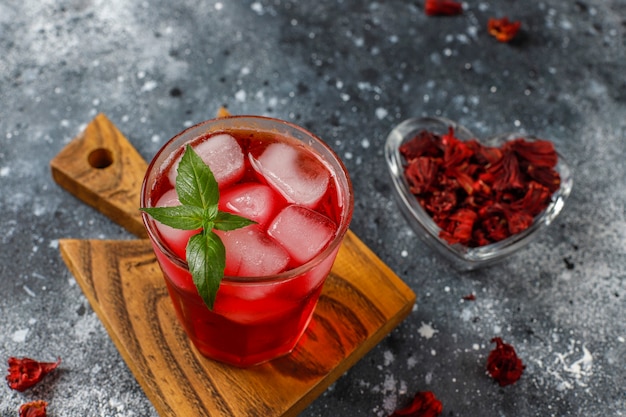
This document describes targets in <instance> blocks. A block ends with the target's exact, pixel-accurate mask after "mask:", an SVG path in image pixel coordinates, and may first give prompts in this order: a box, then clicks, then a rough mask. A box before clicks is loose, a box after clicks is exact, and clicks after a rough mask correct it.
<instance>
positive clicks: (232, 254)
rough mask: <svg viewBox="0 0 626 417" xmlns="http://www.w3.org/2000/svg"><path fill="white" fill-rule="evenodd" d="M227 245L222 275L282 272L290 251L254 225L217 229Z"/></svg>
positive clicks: (256, 275) (287, 261) (259, 274)
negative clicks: (224, 229) (227, 229)
mask: <svg viewBox="0 0 626 417" xmlns="http://www.w3.org/2000/svg"><path fill="white" fill-rule="evenodd" d="M217 234H218V235H219V236H220V238H221V239H222V242H223V243H224V247H225V248H226V269H225V270H224V274H225V275H230V276H241V277H259V276H265V275H273V274H277V273H279V272H282V271H283V270H284V269H285V267H286V266H287V264H289V261H290V258H289V254H288V253H287V251H285V249H283V248H282V247H281V246H280V245H279V244H278V243H277V242H276V241H274V240H273V239H272V238H270V237H269V236H267V235H266V234H265V233H264V232H263V231H262V230H261V229H260V228H259V226H257V225H251V226H247V227H243V228H241V229H235V230H231V231H228V232H223V231H218V232H217Z"/></svg>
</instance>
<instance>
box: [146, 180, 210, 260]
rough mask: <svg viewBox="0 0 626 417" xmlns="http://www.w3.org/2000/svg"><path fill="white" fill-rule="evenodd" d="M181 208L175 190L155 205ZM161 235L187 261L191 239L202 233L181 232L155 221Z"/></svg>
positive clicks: (166, 193)
mask: <svg viewBox="0 0 626 417" xmlns="http://www.w3.org/2000/svg"><path fill="white" fill-rule="evenodd" d="M174 206H180V200H179V199H178V194H176V191H175V190H174V189H171V190H169V191H166V192H165V193H164V194H163V195H162V196H161V198H159V200H158V201H157V203H156V204H155V207H174ZM154 224H155V225H156V228H157V230H158V231H159V234H160V235H161V237H162V238H163V240H164V241H165V244H166V245H167V246H168V247H169V248H170V249H172V251H173V252H174V253H175V254H176V255H178V256H179V257H180V258H181V259H186V250H187V242H188V241H189V238H190V237H191V236H193V235H195V234H196V233H198V232H199V231H200V229H198V230H180V229H174V228H173V227H170V226H167V225H165V224H163V223H160V222H158V221H155V223H154Z"/></svg>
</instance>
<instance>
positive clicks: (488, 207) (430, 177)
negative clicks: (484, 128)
mask: <svg viewBox="0 0 626 417" xmlns="http://www.w3.org/2000/svg"><path fill="white" fill-rule="evenodd" d="M399 151H400V154H401V155H402V156H403V157H404V160H405V162H406V163H405V166H404V177H405V179H406V181H407V183H408V186H409V190H410V191H411V193H412V194H413V195H415V197H416V199H417V201H418V202H419V203H420V205H421V206H422V207H423V208H424V210H426V212H427V213H428V215H429V216H430V217H431V218H432V219H433V221H434V222H435V223H436V224H437V226H439V228H440V229H441V231H440V233H439V236H440V237H441V238H442V239H444V240H446V241H447V242H448V243H449V244H461V245H465V246H468V247H477V246H483V245H488V244H490V243H494V242H497V241H500V240H503V239H506V238H507V237H509V236H511V235H514V234H516V233H519V232H522V231H524V230H526V229H527V228H528V227H530V226H531V225H532V223H533V221H534V218H535V216H537V215H538V214H540V213H541V212H542V211H543V210H544V209H546V208H547V207H548V205H549V204H550V201H551V199H552V194H553V193H554V192H555V191H557V190H558V189H559V187H560V185H561V178H560V175H559V173H558V172H557V171H556V169H555V167H556V164H557V162H558V155H557V153H556V151H555V149H554V146H553V145H552V143H551V142H549V141H546V140H532V141H531V140H526V139H524V138H517V139H514V140H512V141H509V142H507V143H505V144H503V145H502V146H501V147H499V148H498V147H491V146H485V145H482V144H480V143H479V142H478V141H476V140H474V139H472V140H468V141H461V140H459V139H458V138H457V137H456V136H455V135H454V131H453V129H452V128H450V129H449V131H448V133H446V134H443V135H439V134H435V133H433V132H429V131H425V130H423V131H420V132H419V133H417V134H416V135H415V136H414V137H413V138H412V139H411V140H409V141H407V142H405V143H403V144H402V145H401V146H400V148H399Z"/></svg>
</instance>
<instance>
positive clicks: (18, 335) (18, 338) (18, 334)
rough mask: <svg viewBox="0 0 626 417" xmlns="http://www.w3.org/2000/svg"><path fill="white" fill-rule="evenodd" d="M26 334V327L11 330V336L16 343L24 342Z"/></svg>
mask: <svg viewBox="0 0 626 417" xmlns="http://www.w3.org/2000/svg"><path fill="white" fill-rule="evenodd" d="M27 334H28V329H20V330H16V331H14V332H13V336H11V338H12V339H13V341H14V342H16V343H24V342H25V341H26V335H27Z"/></svg>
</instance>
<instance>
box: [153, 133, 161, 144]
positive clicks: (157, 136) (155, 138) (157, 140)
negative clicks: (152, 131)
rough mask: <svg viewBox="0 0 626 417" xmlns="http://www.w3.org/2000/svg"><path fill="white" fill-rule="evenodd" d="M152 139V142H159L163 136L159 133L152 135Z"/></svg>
mask: <svg viewBox="0 0 626 417" xmlns="http://www.w3.org/2000/svg"><path fill="white" fill-rule="evenodd" d="M150 140H151V141H152V143H158V142H160V141H161V136H159V135H152V137H151V138H150Z"/></svg>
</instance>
